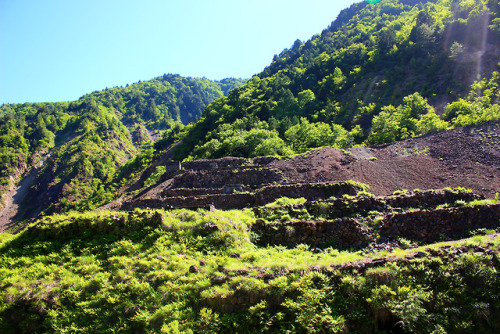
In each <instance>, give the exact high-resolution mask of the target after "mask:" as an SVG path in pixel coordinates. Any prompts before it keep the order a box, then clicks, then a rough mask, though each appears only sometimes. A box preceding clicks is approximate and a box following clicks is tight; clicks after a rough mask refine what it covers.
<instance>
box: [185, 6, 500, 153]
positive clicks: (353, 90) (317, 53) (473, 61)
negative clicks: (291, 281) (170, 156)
mask: <svg viewBox="0 0 500 334" xmlns="http://www.w3.org/2000/svg"><path fill="white" fill-rule="evenodd" d="M499 22H500V18H499V5H498V2H497V1H448V0H436V1H414V0H384V1H380V2H378V3H377V4H369V3H367V2H360V3H357V4H354V5H352V6H351V7H350V8H348V9H345V10H344V11H342V12H341V13H340V14H339V16H338V18H337V19H336V20H335V21H334V22H333V23H332V24H331V25H330V27H328V28H327V29H325V30H324V31H323V32H321V34H318V35H315V36H313V37H312V38H311V39H310V40H308V41H306V42H305V43H303V42H301V41H300V40H297V41H296V42H295V43H294V45H293V46H292V47H291V48H290V49H286V50H284V51H283V52H281V53H280V54H279V55H277V56H275V57H274V60H273V62H272V63H271V64H270V65H269V66H268V67H267V68H265V69H264V70H263V71H262V72H261V73H259V74H258V75H256V76H254V77H253V78H252V79H250V80H249V81H248V82H247V83H246V84H245V85H243V86H242V87H239V88H238V89H235V90H234V91H233V92H231V93H230V94H229V95H228V96H227V97H225V98H222V99H219V100H217V101H216V102H214V103H212V104H211V105H210V106H209V107H208V108H207V109H206V110H205V112H204V113H203V115H202V117H201V119H200V121H199V122H197V123H196V125H194V126H193V127H190V128H188V129H186V130H185V134H184V135H177V137H176V138H177V139H181V138H182V139H183V141H182V145H180V146H179V147H178V149H177V152H176V155H175V156H176V158H177V159H179V160H182V159H186V158H188V159H194V158H219V157H222V156H226V155H232V156H240V157H252V156H258V155H269V154H271V155H287V154H293V153H301V152H305V151H306V150H308V149H311V148H314V147H321V146H336V147H339V148H347V147H350V146H352V145H353V144H360V143H363V142H364V143H367V144H380V143H384V142H391V141H394V140H401V139H405V138H410V137H413V136H416V135H422V134H426V133H429V132H433V131H439V130H443V129H447V128H451V127H455V126H462V125H467V124H477V123H481V122H485V121H489V120H494V119H498V118H500V114H499V112H498V105H497V102H498V99H497V96H498V83H499V82H498V78H499V76H498V72H496V70H498V55H499V54H500V25H499V24H500V23H499ZM238 138H244V140H239V139H238ZM251 138H252V139H251Z"/></svg>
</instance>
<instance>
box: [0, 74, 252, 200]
mask: <svg viewBox="0 0 500 334" xmlns="http://www.w3.org/2000/svg"><path fill="white" fill-rule="evenodd" d="M243 82H244V81H243V80H240V79H224V80H221V81H210V80H208V79H195V78H184V77H181V76H179V75H171V74H168V75H167V74H166V75H163V76H161V77H158V78H155V79H153V80H149V81H144V82H138V83H136V84H132V85H127V87H116V88H110V89H105V90H103V91H99V92H94V93H92V94H88V95H85V96H83V97H81V98H80V99H79V100H78V101H73V102H63V103H25V104H6V105H2V106H1V107H0V186H1V188H0V189H3V190H4V191H5V189H8V188H9V187H11V186H13V185H14V184H15V182H16V181H17V180H18V177H19V176H21V175H22V174H23V173H25V172H26V171H28V170H30V169H31V167H32V166H37V165H43V167H41V169H40V170H39V171H38V174H37V182H36V184H34V185H33V187H32V188H31V189H30V192H29V194H28V198H27V199H26V201H27V203H30V204H33V203H37V204H38V207H41V208H46V207H47V206H49V205H53V206H62V208H69V207H74V205H71V203H74V202H78V201H80V200H82V199H84V198H86V197H88V196H89V195H90V194H92V193H94V192H95V191H99V189H100V186H101V184H103V183H105V182H107V181H109V180H110V179H111V177H112V176H113V175H114V173H115V170H116V169H117V167H118V166H119V165H121V164H123V163H124V162H125V161H127V160H129V159H130V158H132V157H134V156H135V155H137V154H138V153H139V152H142V151H143V150H145V149H148V148H149V147H150V146H152V144H153V140H154V137H155V136H158V133H159V132H161V131H162V130H166V129H170V128H176V127H179V126H180V125H183V124H187V123H189V122H193V121H195V120H196V119H198V118H199V117H200V115H201V113H202V111H203V109H204V108H205V106H206V105H208V104H209V103H210V102H212V101H214V100H216V99H218V98H220V97H223V96H224V94H227V93H228V92H229V91H230V90H231V89H233V88H235V87H237V86H239V85H241V84H242V83H243ZM44 160H47V163H45V164H42V162H43V161H44Z"/></svg>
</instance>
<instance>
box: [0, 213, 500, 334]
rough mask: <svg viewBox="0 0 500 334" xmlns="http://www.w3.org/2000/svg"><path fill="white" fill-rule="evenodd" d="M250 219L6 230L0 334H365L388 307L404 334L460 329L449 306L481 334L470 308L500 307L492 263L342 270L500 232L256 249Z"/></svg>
mask: <svg viewBox="0 0 500 334" xmlns="http://www.w3.org/2000/svg"><path fill="white" fill-rule="evenodd" d="M375 214H377V213H376V212H372V215H375ZM255 220H256V217H255V216H254V213H253V211H252V210H232V211H219V210H216V211H214V212H210V211H206V210H197V211H192V210H172V211H163V210H140V209H137V210H135V211H133V212H112V211H96V212H88V213H85V214H79V213H71V214H68V215H55V216H49V217H45V218H43V219H42V220H40V221H39V222H37V223H36V224H33V225H31V226H30V227H29V228H28V229H26V230H25V231H24V232H22V233H20V234H18V235H9V234H0V332H2V333H7V334H8V333H18V332H20V333H23V332H39V333H45V332H47V333H49V332H60V333H64V332H117V333H129V332H167V333H168V332H185V333H190V332H194V331H196V329H200V328H201V330H199V331H200V332H207V333H210V332H211V333H219V332H228V333H229V332H245V331H250V332H255V331H259V330H262V329H263V328H267V329H266V331H268V332H308V331H309V332H314V331H316V332H321V331H323V332H328V331H329V330H331V331H333V329H332V328H333V327H331V326H334V325H333V324H335V326H334V327H335V328H336V329H335V330H340V329H342V328H343V329H344V330H345V329H346V328H348V329H349V330H350V331H353V332H366V331H370V330H371V329H370V328H372V327H370V326H372V325H371V324H372V323H373V322H372V321H373V320H372V319H373V318H372V317H373V315H374V314H377V312H379V311H380V310H382V309H384V310H389V311H390V312H391V314H393V315H394V316H395V317H397V318H398V319H400V320H401V321H404V322H405V326H407V327H405V328H407V329H414V328H421V331H422V332H432V331H433V330H435V328H437V326H438V325H440V326H444V327H443V328H445V329H446V330H447V331H450V332H454V331H458V329H459V328H458V327H457V326H458V325H457V324H455V323H454V322H453V319H454V318H453V316H452V315H451V314H449V313H447V312H448V311H447V308H449V307H451V305H458V306H459V307H460V308H461V311H460V312H461V314H462V313H463V314H469V315H470V314H472V315H470V317H471V318H470V319H472V320H471V321H472V323H471V325H468V326H469V327H470V328H475V329H476V330H477V331H478V332H481V331H483V332H484V331H485V329H488V328H490V327H487V326H488V324H487V323H486V324H485V321H483V320H481V319H479V318H474V315H473V313H471V312H472V310H473V309H474V306H473V305H475V304H478V303H487V304H489V305H492V306H491V307H498V306H500V305H497V304H498V300H500V292H499V291H497V290H498V289H496V288H495V287H496V286H500V285H499V284H500V278H498V277H497V276H495V275H494V271H495V270H497V271H498V270H500V268H499V267H498V263H497V262H492V258H491V256H489V255H479V254H476V255H474V254H469V255H464V256H463V257H460V258H459V259H458V260H456V261H455V262H453V263H447V262H446V261H442V260H440V259H439V258H430V259H427V258H426V257H424V258H419V259H415V260H412V261H409V262H408V263H388V264H386V265H382V266H377V267H374V268H370V269H367V270H366V272H364V273H362V272H359V271H357V270H350V271H349V270H348V271H346V270H339V269H336V268H337V267H336V266H339V265H343V264H348V263H353V262H356V261H361V260H364V259H367V260H369V259H375V258H381V257H387V256H394V257H398V258H402V257H405V256H406V255H408V254H410V253H415V252H424V253H428V252H429V250H432V249H438V248H440V247H443V246H444V245H450V246H452V247H460V246H463V245H481V246H483V247H486V246H488V245H489V246H488V247H490V248H493V249H498V247H499V246H500V237H498V236H496V237H494V238H492V237H491V236H490V235H486V236H484V235H476V236H474V237H472V238H469V239H466V240H461V241H456V242H453V243H436V244H432V245H425V246H421V247H418V248H415V249H406V250H402V249H396V250H394V251H391V252H389V251H375V252H372V253H370V254H368V255H365V254H363V253H362V252H361V251H340V250H338V249H334V248H331V247H330V248H326V249H323V250H321V251H317V250H312V249H311V248H310V247H309V246H308V245H305V244H299V245H297V246H295V247H294V248H286V247H282V246H258V245H256V244H254V243H253V242H252V240H254V236H253V235H252V232H251V229H250V227H251V225H252V224H253V223H254V222H255ZM486 232H493V231H486ZM401 243H402V244H408V243H409V241H407V240H401ZM491 244H493V246H491ZM471 279H473V280H474V281H473V282H474V284H475V285H474V286H479V287H480V288H478V289H473V288H472V286H473V285H471V284H469V283H468V280H471ZM431 292H432V293H431ZM461 296H467V298H462V297H461ZM449 300H453V303H452V304H450V302H449ZM478 305H479V304H478ZM481 305H483V304H481ZM411 309H413V310H416V311H415V312H414V313H412V314H410V313H408V312H406V311H405V310H411ZM474 314H475V313H474ZM426 319H427V320H426ZM433 319H434V320H433ZM436 319H438V320H436ZM439 319H447V320H446V321H441V320H439ZM419 326H420V327H419ZM484 326H486V327H484ZM490 326H492V325H491V324H490ZM339 328H340V329H339ZM486 331H487V330H486Z"/></svg>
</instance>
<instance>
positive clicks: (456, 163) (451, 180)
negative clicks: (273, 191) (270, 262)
mask: <svg viewBox="0 0 500 334" xmlns="http://www.w3.org/2000/svg"><path fill="white" fill-rule="evenodd" d="M270 167H274V168H278V169H280V170H282V171H283V172H284V174H285V175H286V179H287V182H290V183H294V182H330V181H333V182H337V181H345V180H350V179H352V180H354V181H358V182H363V183H367V184H369V185H370V191H371V192H372V193H374V194H375V195H379V196H383V195H388V194H391V193H392V192H394V191H396V190H400V189H408V190H413V189H422V190H425V189H439V188H445V187H458V186H461V187H466V188H471V189H472V190H473V191H474V192H477V193H479V194H483V195H485V196H487V197H493V196H495V193H497V192H500V122H492V123H489V124H485V125H482V126H478V127H463V128H458V129H454V130H450V131H444V132H440V133H436V134H431V135H427V136H423V137H418V138H412V139H408V140H404V141H400V142H395V143H391V144H386V145H379V146H371V147H356V148H352V149H350V150H348V151H345V152H343V151H340V150H338V149H334V148H329V147H325V148H321V149H318V150H314V151H312V152H310V153H308V154H305V155H301V156H297V157H295V158H293V159H289V160H275V161H273V162H271V164H270Z"/></svg>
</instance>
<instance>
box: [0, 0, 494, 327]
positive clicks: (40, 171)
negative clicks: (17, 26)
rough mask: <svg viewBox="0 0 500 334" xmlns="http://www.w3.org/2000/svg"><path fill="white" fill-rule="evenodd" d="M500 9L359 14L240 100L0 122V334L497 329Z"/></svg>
mask: <svg viewBox="0 0 500 334" xmlns="http://www.w3.org/2000/svg"><path fill="white" fill-rule="evenodd" d="M499 9H500V5H499V4H498V3H497V2H496V1H493V0H467V1H453V0H434V1H417V0H401V1H397V0H381V1H377V0H373V1H367V2H360V3H357V4H355V5H353V6H351V7H350V8H348V9H346V10H344V11H343V12H342V13H340V15H339V16H338V18H337V19H336V20H335V21H334V22H333V23H332V24H331V26H330V27H328V28H327V29H325V30H324V31H323V32H322V33H321V34H319V35H316V36H314V37H313V38H312V39H311V40H309V41H307V42H305V43H303V42H301V41H297V42H296V43H295V44H294V45H293V47H292V48H290V49H288V50H284V51H283V52H282V53H281V54H280V55H277V56H276V57H275V58H274V60H273V62H272V64H270V66H268V67H267V68H265V69H264V70H263V71H262V72H261V73H259V74H257V75H256V76H254V77H253V78H252V79H250V80H248V81H247V82H246V83H245V82H244V81H243V80H239V79H225V80H222V81H220V82H213V81H209V80H206V79H192V78H182V77H180V76H175V75H164V76H162V77H158V78H156V79H153V80H150V81H145V82H139V83H136V84H133V85H130V86H127V87H120V88H111V89H106V90H104V91H99V92H94V93H92V94H88V95H85V96H83V97H82V98H81V99H79V100H78V101H73V102H68V103H39V104H16V105H3V106H1V107H0V167H1V169H0V181H1V186H2V188H1V189H2V191H3V194H4V196H3V200H4V202H3V203H4V208H3V209H2V210H1V211H0V332H1V333H6V334H10V333H74V332H80V333H257V332H259V333H260V332H264V333H498V332H500V321H499V319H500V275H498V272H499V271H500V233H499V232H500V198H499V196H500V195H499V188H500V120H499V119H500V105H499V103H498V102H499V98H500V91H499V89H500V88H499V87H500V74H499V73H498V72H497V71H496V69H497V64H496V62H497V60H498V59H499V58H498V55H499V54H500V51H499V49H500V43H499V42H500V41H499V35H500V34H499V32H500V18H499V17H498V13H499ZM318 10H321V8H318ZM205 105H207V106H206V107H205ZM204 108H205V109H204ZM361 144H362V145H361ZM364 144H366V145H369V146H366V145H364ZM227 155H233V156H232V157H231V156H227ZM174 158H175V159H177V160H175V159H174ZM198 158H202V159H198ZM181 160H182V161H181ZM30 218H31V219H30ZM5 231H8V232H15V233H14V234H11V233H3V232H5Z"/></svg>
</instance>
